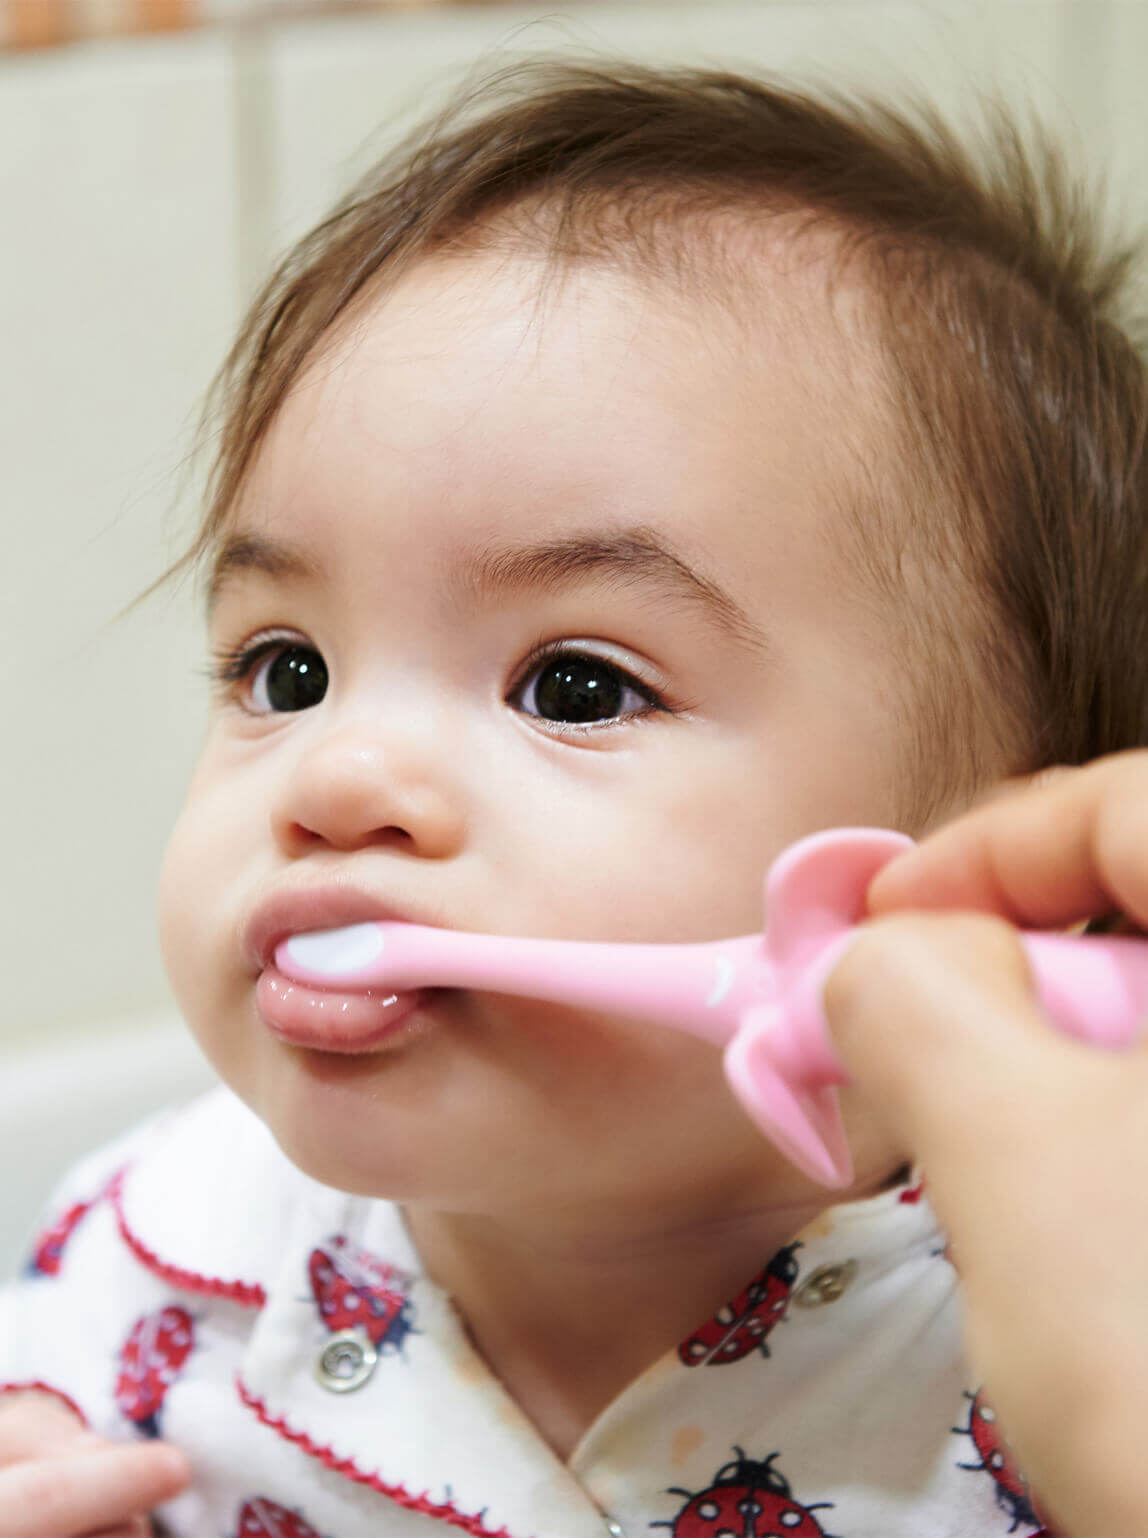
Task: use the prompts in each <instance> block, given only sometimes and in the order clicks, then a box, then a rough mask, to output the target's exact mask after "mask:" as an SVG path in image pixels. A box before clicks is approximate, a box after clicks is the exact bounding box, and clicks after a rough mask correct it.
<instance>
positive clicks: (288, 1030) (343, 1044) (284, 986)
mask: <svg viewBox="0 0 1148 1538" xmlns="http://www.w3.org/2000/svg"><path fill="white" fill-rule="evenodd" d="M427 993H428V990H427V989H419V990H417V991H415V992H412V993H382V992H374V993H369V992H368V993H352V992H349V991H347V990H341V991H340V990H337V989H334V988H316V987H313V986H312V985H311V984H309V983H297V982H294V981H292V979H291V978H289V977H285V976H284V974H283V973H282V972H280V970H279V968H278V967H277V966H276V965H275V964H274V962H271V963H270V964H269V965H268V966H266V967H264V969H263V971H262V972H261V973H260V976H259V981H258V982H257V983H256V985H255V1007H256V1009H257V1010H258V1012H259V1016H260V1019H261V1020H262V1021H263V1022H264V1024H265V1025H266V1026H268V1027H269V1029H270V1030H271V1031H272V1032H273V1033H274V1034H275V1035H276V1036H278V1037H279V1039H280V1040H281V1041H285V1042H287V1043H289V1044H290V1045H291V1046H295V1047H308V1048H310V1049H311V1050H312V1051H317V1052H347V1053H353V1052H373V1051H375V1050H377V1049H378V1048H379V1047H381V1046H382V1045H383V1044H384V1043H385V1042H386V1041H387V1040H388V1039H389V1038H391V1037H392V1036H394V1035H396V1033H397V1032H398V1031H399V1029H400V1028H401V1027H402V1026H403V1025H404V1024H405V1022H406V1021H407V1020H408V1019H409V1017H410V1016H411V1015H413V1014H414V1013H415V1011H416V1010H418V1009H419V1008H421V1007H422V1006H424V1005H425V1004H426V1002H427Z"/></svg>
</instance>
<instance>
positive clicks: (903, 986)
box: [824, 913, 1092, 1172]
mask: <svg viewBox="0 0 1148 1538" xmlns="http://www.w3.org/2000/svg"><path fill="white" fill-rule="evenodd" d="M824 1002H825V1014H826V1019H827V1021H828V1024H829V1028H830V1032H831V1034H832V1036H833V1039H834V1043H835V1045H836V1047H837V1050H838V1053H839V1054H840V1057H841V1060H842V1062H843V1064H844V1066H845V1068H846V1069H847V1071H848V1072H849V1073H850V1074H851V1075H852V1077H853V1078H854V1079H855V1080H856V1083H857V1086H858V1089H859V1091H860V1092H861V1094H862V1095H863V1096H864V1097H865V1099H866V1100H867V1101H869V1102H870V1103H871V1104H872V1105H873V1106H874V1108H875V1109H876V1110H877V1111H878V1113H879V1114H880V1115H881V1117H882V1119H883V1120H884V1121H885V1122H886V1124H887V1125H888V1126H889V1128H890V1129H891V1130H892V1131H893V1132H895V1133H896V1134H898V1135H899V1136H900V1137H901V1139H902V1140H903V1142H904V1144H905V1146H906V1147H907V1149H908V1150H910V1151H911V1153H912V1154H913V1155H914V1156H915V1157H916V1158H917V1159H919V1160H920V1161H921V1162H922V1163H924V1164H925V1165H926V1167H927V1168H929V1169H930V1170H931V1171H934V1172H938V1171H939V1170H940V1169H941V1168H943V1167H944V1166H945V1165H947V1164H949V1163H950V1162H952V1161H956V1160H960V1161H962V1163H963V1164H964V1167H965V1168H967V1167H968V1166H967V1164H966V1163H965V1161H967V1160H969V1159H973V1160H975V1161H976V1162H977V1163H978V1164H979V1163H982V1162H985V1161H987V1160H989V1159H992V1160H993V1162H994V1163H995V1162H996V1160H997V1159H998V1158H999V1156H1000V1150H999V1146H998V1148H997V1150H996V1151H995V1152H994V1151H993V1150H985V1149H984V1148H983V1147H980V1146H979V1145H978V1138H979V1137H980V1136H981V1135H983V1132H984V1129H985V1126H986V1124H992V1123H995V1122H1002V1123H1003V1124H1006V1125H1016V1122H1017V1116H1018V1114H1019V1115H1020V1118H1021V1120H1022V1121H1023V1120H1025V1119H1026V1118H1025V1117H1024V1115H1023V1111H1024V1107H1025V1106H1026V1104H1027V1103H1028V1100H1029V1097H1030V1092H1031V1089H1032V1085H1033V1080H1034V1077H1035V1078H1036V1079H1037V1080H1040V1079H1047V1077H1048V1076H1049V1074H1052V1075H1054V1076H1055V1075H1057V1074H1059V1073H1061V1072H1064V1073H1065V1074H1067V1073H1069V1072H1071V1071H1075V1069H1076V1066H1077V1064H1078V1063H1079V1061H1080V1059H1081V1057H1082V1055H1092V1054H1091V1053H1090V1052H1089V1049H1086V1048H1083V1047H1082V1046H1081V1045H1080V1044H1079V1043H1078V1042H1073V1041H1070V1040H1069V1039H1068V1038H1067V1037H1065V1036H1063V1035H1061V1034H1060V1033H1059V1032H1056V1031H1055V1030H1054V1029H1053V1028H1052V1027H1051V1025H1050V1024H1049V1022H1048V1021H1047V1019H1046V1018H1045V1016H1044V1014H1043V1013H1042V1011H1041V1009H1040V1006H1039V1004H1038V1003H1037V1000H1036V997H1035V993H1034V989H1033V984H1032V979H1031V973H1030V970H1029V965H1028V960H1027V957H1026V955H1025V952H1024V950H1023V948H1022V946H1021V943H1020V940H1019V938H1018V936H1017V934H1016V932H1015V931H1014V930H1013V929H1012V928H1011V926H1009V925H1008V924H1006V923H1005V922H1003V921H1002V920H1000V919H997V918H994V917H991V916H988V915H983V914H965V913H961V914H944V915H940V914H921V913H914V914H898V915H895V916H890V917H888V918H881V919H876V920H874V921H872V922H870V923H868V924H866V925H865V926H864V927H863V929H862V930H861V932H860V933H859V934H858V936H857V938H856V940H855V941H854V942H853V943H852V945H851V946H850V947H849V949H848V950H847V951H846V952H845V953H844V955H843V957H842V959H841V960H840V961H839V962H838V964H837V966H836V967H835V968H834V970H833V972H832V973H831V974H830V976H829V979H828V981H827V982H826V985H825V990H824Z"/></svg>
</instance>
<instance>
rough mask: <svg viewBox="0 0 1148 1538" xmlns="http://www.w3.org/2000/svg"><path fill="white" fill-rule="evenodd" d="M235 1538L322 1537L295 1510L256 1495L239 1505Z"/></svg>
mask: <svg viewBox="0 0 1148 1538" xmlns="http://www.w3.org/2000/svg"><path fill="white" fill-rule="evenodd" d="M235 1538H322V1534H321V1533H319V1532H317V1531H316V1529H315V1528H313V1527H312V1526H311V1524H310V1522H308V1521H307V1520H306V1519H305V1518H304V1517H302V1516H300V1514H299V1513H298V1512H297V1511H288V1510H287V1508H286V1506H280V1505H279V1503H278V1502H277V1501H269V1500H268V1499H267V1498H266V1496H256V1497H255V1499H254V1500H250V1501H244V1503H243V1505H242V1506H241V1507H240V1510H239V1525H238V1526H237V1527H236V1529H235Z"/></svg>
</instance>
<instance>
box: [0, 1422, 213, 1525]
mask: <svg viewBox="0 0 1148 1538" xmlns="http://www.w3.org/2000/svg"><path fill="white" fill-rule="evenodd" d="M189 1478H190V1470H189V1468H188V1465H187V1460H186V1459H185V1458H184V1457H183V1455H182V1453H180V1452H178V1451H177V1450H176V1449H175V1448H173V1447H167V1446H165V1445H164V1444H162V1443H147V1444H141V1445H134V1446H127V1447H118V1446H111V1445H103V1446H100V1447H98V1448H93V1449H91V1450H87V1451H83V1452H76V1453H69V1454H66V1455H64V1456H57V1457H49V1458H38V1459H35V1460H34V1461H32V1462H27V1463H18V1464H13V1465H11V1466H10V1467H8V1468H6V1469H4V1470H2V1471H0V1538H77V1535H79V1534H92V1533H105V1532H108V1531H109V1530H110V1532H111V1533H115V1534H116V1535H117V1538H119V1534H121V1533H123V1534H131V1535H132V1538H135V1532H136V1529H134V1528H133V1526H132V1524H133V1522H135V1521H136V1519H137V1518H139V1517H141V1516H144V1515H146V1513H147V1512H149V1511H150V1510H151V1509H152V1508H153V1507H154V1506H157V1505H159V1503H160V1502H161V1501H166V1500H170V1499H171V1497H172V1496H174V1495H178V1494H179V1492H180V1491H181V1490H182V1489H184V1488H185V1486H186V1485H187V1483H188V1480H189ZM144 1530H145V1531H146V1529H144Z"/></svg>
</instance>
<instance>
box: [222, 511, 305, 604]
mask: <svg viewBox="0 0 1148 1538" xmlns="http://www.w3.org/2000/svg"><path fill="white" fill-rule="evenodd" d="M248 571H257V572H261V573H262V574H263V575H264V576H265V577H270V578H272V580H276V579H278V580H280V581H282V580H284V579H289V578H292V577H294V578H301V577H312V578H313V577H315V576H317V575H318V568H317V566H316V565H315V562H314V561H312V560H311V559H310V557H309V556H308V555H307V554H306V553H305V552H304V551H303V550H300V549H298V548H297V547H296V546H295V545H289V544H287V543H285V542H284V541H283V540H279V539H270V538H268V536H267V535H265V534H253V533H250V532H248V531H246V530H239V531H237V532H236V533H234V534H229V535H228V536H227V538H226V539H225V540H224V541H223V543H222V544H221V545H220V547H219V550H218V551H217V553H216V555H215V558H214V560H213V561H212V563H211V575H210V577H209V578H208V583H207V612H208V613H209V614H210V613H211V611H212V610H213V609H214V608H215V606H216V604H217V603H218V602H219V595H220V594H221V593H222V591H223V589H224V588H225V587H226V586H227V584H228V582H230V581H231V580H232V578H234V577H237V576H239V575H240V574H241V573H243V572H248Z"/></svg>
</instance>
